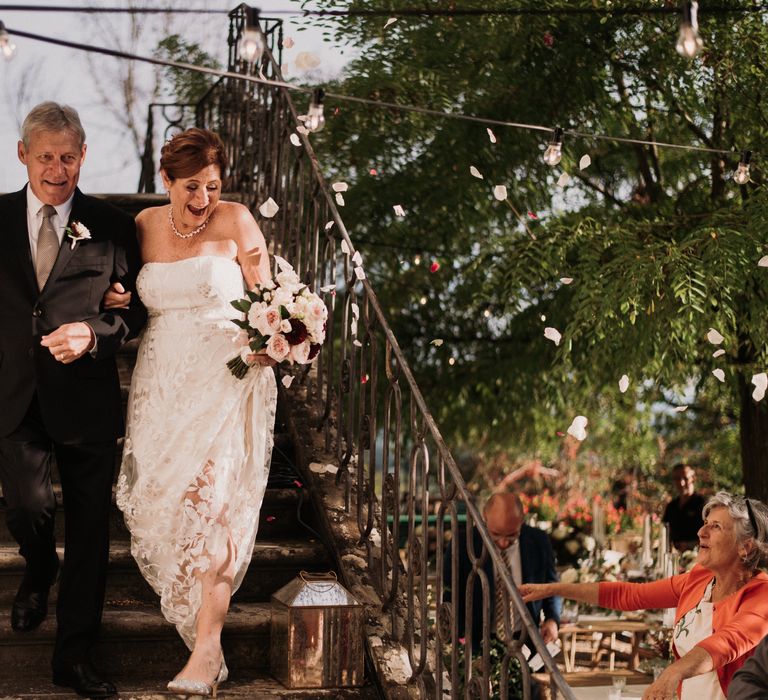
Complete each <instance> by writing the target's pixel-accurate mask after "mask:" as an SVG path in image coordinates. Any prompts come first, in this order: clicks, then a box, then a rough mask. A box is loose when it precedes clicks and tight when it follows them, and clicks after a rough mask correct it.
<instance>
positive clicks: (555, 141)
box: [544, 126, 563, 167]
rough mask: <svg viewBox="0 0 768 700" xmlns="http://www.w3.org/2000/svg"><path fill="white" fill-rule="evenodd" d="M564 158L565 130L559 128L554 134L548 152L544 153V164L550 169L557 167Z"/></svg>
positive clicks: (556, 128)
mask: <svg viewBox="0 0 768 700" xmlns="http://www.w3.org/2000/svg"><path fill="white" fill-rule="evenodd" d="M562 157H563V130H562V129H561V128H560V127H559V126H558V127H555V130H554V131H553V132H552V138H551V139H550V141H549V146H547V150H546V151H544V162H545V163H546V164H547V165H549V166H550V167H554V166H556V165H557V164H558V163H559V162H560V159H561V158H562Z"/></svg>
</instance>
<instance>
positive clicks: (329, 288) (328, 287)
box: [320, 284, 336, 294]
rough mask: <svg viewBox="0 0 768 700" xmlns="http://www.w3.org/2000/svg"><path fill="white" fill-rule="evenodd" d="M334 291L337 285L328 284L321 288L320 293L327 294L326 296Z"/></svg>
mask: <svg viewBox="0 0 768 700" xmlns="http://www.w3.org/2000/svg"><path fill="white" fill-rule="evenodd" d="M334 289H336V285H335V284H326V285H325V287H320V291H321V292H325V293H326V294H327V293H328V292H332V291H333V290H334Z"/></svg>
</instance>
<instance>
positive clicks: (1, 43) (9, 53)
mask: <svg viewBox="0 0 768 700" xmlns="http://www.w3.org/2000/svg"><path fill="white" fill-rule="evenodd" d="M0 52H2V54H3V57H4V58H5V60H6V61H10V60H11V59H12V58H13V57H14V56H15V55H16V44H14V43H13V42H12V41H11V35H10V34H8V31H7V30H6V28H5V24H4V23H3V22H2V21H1V20H0Z"/></svg>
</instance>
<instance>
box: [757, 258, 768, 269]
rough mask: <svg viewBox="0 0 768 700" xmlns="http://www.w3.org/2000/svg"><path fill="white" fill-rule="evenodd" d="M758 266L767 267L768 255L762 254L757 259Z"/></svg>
mask: <svg viewBox="0 0 768 700" xmlns="http://www.w3.org/2000/svg"><path fill="white" fill-rule="evenodd" d="M757 266H758V267H768V255H763V257H762V258H760V260H758V261H757Z"/></svg>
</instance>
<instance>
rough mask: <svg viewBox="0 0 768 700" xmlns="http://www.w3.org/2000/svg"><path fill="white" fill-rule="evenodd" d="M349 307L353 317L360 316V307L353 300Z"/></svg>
mask: <svg viewBox="0 0 768 700" xmlns="http://www.w3.org/2000/svg"><path fill="white" fill-rule="evenodd" d="M349 308H350V309H351V310H352V316H354V318H355V319H358V318H360V307H359V306H358V305H357V304H355V302H354V301H353V302H352V303H351V304H350V305H349Z"/></svg>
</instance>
